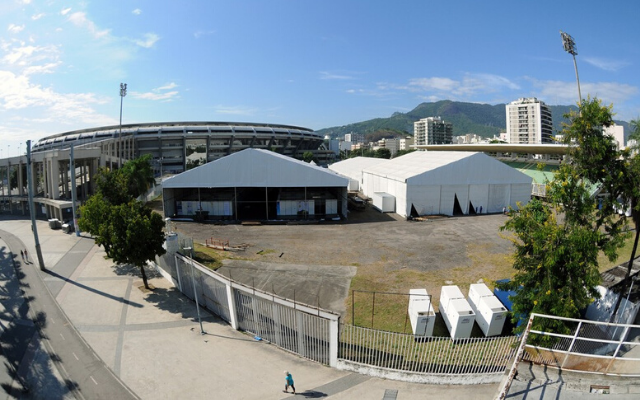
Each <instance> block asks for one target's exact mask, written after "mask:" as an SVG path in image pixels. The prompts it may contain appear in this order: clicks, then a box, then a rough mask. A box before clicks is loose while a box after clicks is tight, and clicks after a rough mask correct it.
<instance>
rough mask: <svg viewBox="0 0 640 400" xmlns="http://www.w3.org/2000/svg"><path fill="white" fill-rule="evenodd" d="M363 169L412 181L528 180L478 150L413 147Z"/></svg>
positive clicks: (520, 181) (524, 181)
mask: <svg viewBox="0 0 640 400" xmlns="http://www.w3.org/2000/svg"><path fill="white" fill-rule="evenodd" d="M365 172H367V173H371V174H373V175H378V176H382V177H385V178H388V179H393V180H396V181H400V182H407V183H413V184H427V183H428V184H466V183H476V182H478V183H479V182H483V183H529V184H530V183H531V178H530V177H528V176H526V175H525V174H523V173H521V172H519V171H517V170H515V169H514V168H511V167H509V166H508V165H505V164H504V163H502V162H500V161H498V160H495V159H494V158H492V157H489V156H488V155H486V154H484V153H478V152H462V151H415V152H412V153H409V154H405V155H403V156H401V157H398V158H394V159H392V160H390V161H389V162H388V163H385V164H381V165H375V166H372V167H369V168H367V169H366V170H365Z"/></svg>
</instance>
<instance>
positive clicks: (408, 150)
mask: <svg viewBox="0 0 640 400" xmlns="http://www.w3.org/2000/svg"><path fill="white" fill-rule="evenodd" d="M414 151H416V149H407V150H398V152H397V153H396V154H395V155H394V156H393V157H394V158H395V157H400V156H403V155H405V154H409V153H413V152H414Z"/></svg>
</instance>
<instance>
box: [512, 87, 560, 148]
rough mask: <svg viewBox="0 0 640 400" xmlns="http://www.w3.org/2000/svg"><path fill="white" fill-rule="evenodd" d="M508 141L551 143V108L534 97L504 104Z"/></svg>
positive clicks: (514, 142) (516, 142) (515, 142)
mask: <svg viewBox="0 0 640 400" xmlns="http://www.w3.org/2000/svg"><path fill="white" fill-rule="evenodd" d="M506 111H507V138H508V140H509V143H512V144H518V143H529V144H542V143H551V142H552V139H551V135H552V133H553V121H552V118H551V110H550V109H549V107H548V106H547V105H546V104H545V103H544V102H542V101H540V100H538V99H536V98H535V97H528V98H520V99H518V100H516V101H512V102H511V103H509V104H507V106H506Z"/></svg>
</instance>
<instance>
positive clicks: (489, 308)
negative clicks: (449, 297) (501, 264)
mask: <svg viewBox="0 0 640 400" xmlns="http://www.w3.org/2000/svg"><path fill="white" fill-rule="evenodd" d="M469 304H470V305H471V308H472V309H473V311H474V312H475V313H476V322H478V326H479V327H480V329H481V330H482V332H483V333H484V335H485V336H497V335H500V334H501V333H502V328H504V321H505V320H506V318H507V309H506V307H505V306H504V305H503V304H502V303H501V302H500V300H498V298H497V297H496V296H495V295H494V294H493V293H492V292H491V290H489V288H488V287H487V285H485V284H484V283H474V284H472V285H471V286H469Z"/></svg>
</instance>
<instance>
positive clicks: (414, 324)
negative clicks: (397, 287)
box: [409, 289, 436, 337]
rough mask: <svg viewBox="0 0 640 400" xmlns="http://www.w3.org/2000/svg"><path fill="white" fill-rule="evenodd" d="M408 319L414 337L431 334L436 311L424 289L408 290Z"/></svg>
mask: <svg viewBox="0 0 640 400" xmlns="http://www.w3.org/2000/svg"><path fill="white" fill-rule="evenodd" d="M409 320H410V321H411V329H412V330H413V335H414V336H415V337H423V336H433V327H434V325H435V322H436V313H435V311H434V310H433V306H432V305H431V298H430V297H429V294H428V293H427V290H426V289H410V290H409Z"/></svg>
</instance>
